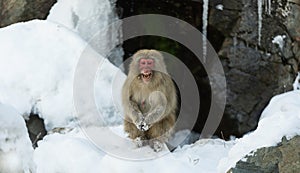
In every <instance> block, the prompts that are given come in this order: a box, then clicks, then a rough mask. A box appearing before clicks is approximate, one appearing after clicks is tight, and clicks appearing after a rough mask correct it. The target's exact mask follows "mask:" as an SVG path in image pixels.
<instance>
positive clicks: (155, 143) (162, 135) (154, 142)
mask: <svg viewBox="0 0 300 173" xmlns="http://www.w3.org/2000/svg"><path fill="white" fill-rule="evenodd" d="M174 124H175V117H174V116H167V117H166V118H164V119H162V120H161V121H159V122H158V123H155V124H154V125H153V126H152V127H151V128H150V129H149V130H148V131H147V132H146V135H147V137H148V138H149V139H150V141H149V144H150V147H151V148H153V150H154V151H155V152H159V151H161V150H162V148H163V143H165V142H167V141H168V137H169V136H170V134H171V133H172V130H173V127H174Z"/></svg>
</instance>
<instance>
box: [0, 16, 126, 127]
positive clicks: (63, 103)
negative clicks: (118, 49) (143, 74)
mask: <svg viewBox="0 0 300 173" xmlns="http://www.w3.org/2000/svg"><path fill="white" fill-rule="evenodd" d="M0 38H1V40H0V45H1V47H0V51H1V54H2V55H1V57H0V69H1V73H0V80H1V85H0V102H2V103H5V104H8V105H12V106H13V107H15V108H16V109H17V111H18V112H20V113H21V114H22V115H24V116H27V115H29V113H30V112H32V111H35V113H38V114H39V115H40V116H41V117H42V118H44V119H45V124H46V128H47V130H50V129H52V128H54V127H60V126H68V125H69V124H72V123H73V124H74V119H76V114H75V109H74V106H73V78H74V72H75V69H76V65H77V62H78V59H79V58H80V56H81V55H82V52H83V51H84V50H85V49H86V47H87V43H86V42H85V41H84V40H82V39H81V38H80V37H78V36H77V35H76V34H75V33H74V32H71V31H70V30H68V29H66V28H65V27H61V26H60V25H58V24H55V23H52V22H49V21H40V20H34V21H30V22H26V23H18V24H14V25H11V26H8V27H6V28H3V29H0ZM97 57H98V58H99V59H102V61H103V65H102V67H101V75H98V76H99V77H98V78H97V80H96V81H95V90H96V91H98V92H95V98H96V100H97V101H100V103H98V107H99V109H101V110H110V111H104V117H110V118H108V120H107V121H109V122H115V123H118V122H119V123H120V122H121V117H116V116H114V115H113V114H112V113H111V112H114V113H115V112H117V111H113V110H114V107H115V104H116V103H114V102H117V103H120V99H119V98H118V97H117V98H112V94H111V93H110V92H107V91H109V88H111V86H110V85H111V82H110V80H112V79H113V77H114V76H115V75H116V73H117V72H118V71H119V69H117V68H115V67H114V66H113V65H112V64H111V63H109V62H108V61H107V60H105V59H104V58H103V57H102V56H100V55H97ZM118 74H119V80H118V81H116V82H115V86H119V85H122V82H123V81H122V80H125V75H124V74H122V73H118ZM118 83H119V84H118ZM107 87H109V88H107ZM118 89H119V90H120V88H116V91H117V93H120V91H118ZM116 100H117V101H116ZM102 112H103V111H102ZM119 112H120V111H119ZM84 118H85V119H88V118H86V117H84ZM89 123H93V121H91V120H90V122H89Z"/></svg>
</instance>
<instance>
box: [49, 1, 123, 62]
mask: <svg viewBox="0 0 300 173" xmlns="http://www.w3.org/2000/svg"><path fill="white" fill-rule="evenodd" d="M47 20H49V21H52V22H56V23H59V24H60V25H63V26H65V27H67V28H69V29H71V30H72V31H74V32H76V33H78V34H79V35H80V36H81V37H82V38H83V39H84V40H86V41H88V42H89V43H90V44H91V45H92V47H93V48H94V49H95V50H96V51H97V52H98V53H100V54H101V55H102V56H104V57H106V56H108V55H109V54H110V53H112V52H110V51H111V50H112V49H114V48H115V47H116V46H118V45H120V44H121V42H122V40H121V37H122V35H121V26H120V23H119V24H116V23H114V24H112V23H113V22H115V21H117V20H118V18H117V15H116V14H115V11H114V7H113V2H110V1H109V0H100V1H99V0H88V1H85V0H58V2H57V3H56V4H55V5H54V6H53V7H52V9H51V10H50V14H49V16H48V17H47ZM114 51H115V53H116V54H117V56H118V57H115V59H114V61H116V62H117V63H118V64H119V65H120V64H121V63H122V56H123V51H122V48H121V47H119V48H117V49H115V50H114Z"/></svg>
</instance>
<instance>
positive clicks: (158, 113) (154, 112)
mask: <svg viewBox="0 0 300 173" xmlns="http://www.w3.org/2000/svg"><path fill="white" fill-rule="evenodd" d="M149 103H150V105H151V108H150V110H149V112H148V113H147V115H146V116H145V120H144V122H145V123H146V124H147V125H149V126H151V125H152V124H154V123H155V122H158V121H160V120H161V119H163V118H164V116H165V115H166V113H167V112H168V108H167V104H168V101H167V98H166V96H165V95H164V93H162V92H160V91H154V92H152V93H151V94H150V96H149Z"/></svg>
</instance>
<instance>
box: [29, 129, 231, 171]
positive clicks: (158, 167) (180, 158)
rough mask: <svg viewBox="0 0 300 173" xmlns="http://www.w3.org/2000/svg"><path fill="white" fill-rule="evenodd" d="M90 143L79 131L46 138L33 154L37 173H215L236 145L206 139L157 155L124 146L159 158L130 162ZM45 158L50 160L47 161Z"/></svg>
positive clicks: (148, 149)
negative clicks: (219, 164)
mask: <svg viewBox="0 0 300 173" xmlns="http://www.w3.org/2000/svg"><path fill="white" fill-rule="evenodd" d="M94 128H95V127H94ZM110 129H111V130H112V131H114V133H116V134H118V135H120V136H122V137H125V133H124V132H123V130H122V129H123V127H122V126H114V127H110ZM103 140H105V139H103ZM89 142H90V141H89V138H87V137H85V136H84V134H83V133H82V132H81V131H80V130H78V129H75V130H73V131H71V132H70V133H68V134H51V135H48V136H46V137H45V138H44V140H43V141H40V142H39V143H38V145H39V147H38V148H37V149H36V150H35V153H34V161H35V163H36V165H37V172H38V173H39V172H42V173H48V172H49V173H52V172H58V171H61V172H64V173H77V172H78V173H81V172H103V173H106V172H107V173H109V172H120V173H122V172H124V173H125V172H132V173H139V172H144V173H147V172H149V173H152V172H157V173H165V172H175V173H176V172H178V173H182V172H191V173H193V172H194V173H198V172H199V171H201V172H206V173H215V172H216V167H217V165H218V162H219V160H220V159H221V158H223V157H225V156H226V155H227V154H228V151H229V149H230V148H231V147H232V146H233V144H234V142H232V141H230V142H225V141H223V140H220V139H215V140H213V139H203V140H199V141H198V142H197V143H195V144H192V145H186V146H184V147H183V148H178V149H176V150H175V151H174V152H172V153H170V152H166V153H165V154H163V155H161V154H160V153H155V152H154V151H153V150H152V149H151V148H150V147H149V146H145V147H142V148H132V147H133V145H134V144H133V143H131V145H130V144H125V145H124V146H123V147H124V150H126V149H128V148H132V149H131V150H132V153H135V152H139V154H144V155H153V156H155V155H157V156H158V157H156V159H152V160H144V161H142V160H138V161H131V160H128V158H124V157H123V158H122V159H120V158H117V157H114V156H112V155H111V154H105V153H103V152H102V151H101V150H97V148H95V147H94V146H93V145H91V143H89ZM114 145H117V144H111V146H112V147H115V146H114ZM162 152H164V151H162ZM159 155H161V156H159ZM45 158H47V159H46V161H45ZM140 159H142V158H140Z"/></svg>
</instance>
